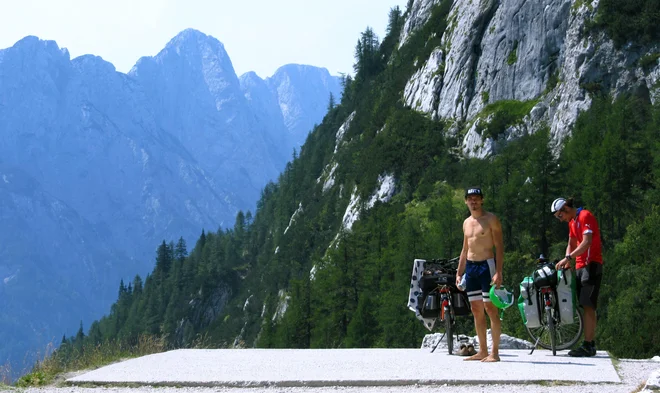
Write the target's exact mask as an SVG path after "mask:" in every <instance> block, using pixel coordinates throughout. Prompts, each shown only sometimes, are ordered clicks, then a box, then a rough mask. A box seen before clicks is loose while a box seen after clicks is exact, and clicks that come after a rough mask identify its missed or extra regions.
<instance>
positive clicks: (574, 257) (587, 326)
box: [550, 198, 603, 357]
mask: <svg viewBox="0 0 660 393" xmlns="http://www.w3.org/2000/svg"><path fill="white" fill-rule="evenodd" d="M550 211H551V212H552V214H554V215H555V217H557V218H558V219H559V220H560V221H562V222H567V223H568V230H569V233H568V246H567V247H566V257H565V258H564V259H562V260H561V261H559V262H557V269H562V268H570V267H571V262H572V261H575V269H576V277H577V282H576V288H577V295H578V300H579V302H580V305H581V306H582V308H583V309H584V342H583V343H582V346H581V347H579V348H576V349H573V350H571V351H569V352H568V354H569V355H570V356H576V357H585V356H595V355H596V343H595V341H594V336H595V334H596V303H597V301H598V293H599V291H600V282H601V280H602V278H603V255H602V253H601V243H600V230H599V229H598V222H597V221H596V217H594V215H593V214H591V212H590V211H589V210H587V209H583V208H581V207H580V208H576V207H575V206H574V201H573V198H569V199H564V198H557V199H555V200H554V201H553V202H552V205H551V206H550Z"/></svg>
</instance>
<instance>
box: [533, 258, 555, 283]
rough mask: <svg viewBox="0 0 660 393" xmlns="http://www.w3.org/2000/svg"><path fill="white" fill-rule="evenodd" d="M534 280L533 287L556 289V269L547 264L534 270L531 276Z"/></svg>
mask: <svg viewBox="0 0 660 393" xmlns="http://www.w3.org/2000/svg"><path fill="white" fill-rule="evenodd" d="M532 277H533V279H534V286H535V287H536V288H537V289H538V288H543V287H552V288H556V287H557V269H556V268H555V265H553V264H551V263H549V264H546V265H543V266H542V267H540V268H538V269H536V270H534V273H533V274H532Z"/></svg>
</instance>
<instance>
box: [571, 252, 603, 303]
mask: <svg viewBox="0 0 660 393" xmlns="http://www.w3.org/2000/svg"><path fill="white" fill-rule="evenodd" d="M576 276H577V282H576V289H577V295H578V301H579V302H580V305H581V306H582V307H593V308H596V305H597V303H598V294H599V293H600V282H601V281H602V279H603V264H602V263H599V262H589V263H588V264H587V266H585V267H581V268H579V269H578V270H577V272H576Z"/></svg>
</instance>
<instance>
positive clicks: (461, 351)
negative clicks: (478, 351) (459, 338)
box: [456, 344, 470, 356]
mask: <svg viewBox="0 0 660 393" xmlns="http://www.w3.org/2000/svg"><path fill="white" fill-rule="evenodd" d="M469 352H470V350H469V349H468V347H467V345H465V344H461V347H460V349H459V350H458V352H456V354H457V355H458V356H469Z"/></svg>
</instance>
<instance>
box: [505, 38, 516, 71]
mask: <svg viewBox="0 0 660 393" xmlns="http://www.w3.org/2000/svg"><path fill="white" fill-rule="evenodd" d="M516 61H518V40H516V41H515V42H514V43H513V49H512V50H511V53H509V57H507V59H506V63H507V64H508V65H514V64H515V62H516Z"/></svg>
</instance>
